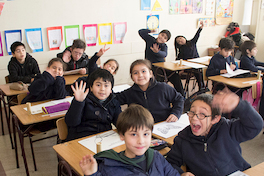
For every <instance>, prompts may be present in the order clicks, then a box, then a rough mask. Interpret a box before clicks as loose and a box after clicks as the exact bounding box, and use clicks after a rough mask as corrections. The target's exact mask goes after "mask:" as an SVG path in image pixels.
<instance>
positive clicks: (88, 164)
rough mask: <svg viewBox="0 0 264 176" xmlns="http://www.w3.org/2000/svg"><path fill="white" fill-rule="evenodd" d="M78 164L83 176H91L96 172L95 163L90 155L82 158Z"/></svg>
mask: <svg viewBox="0 0 264 176" xmlns="http://www.w3.org/2000/svg"><path fill="white" fill-rule="evenodd" d="M79 164H80V167H81V169H82V171H83V174H84V175H92V174H94V173H96V172H97V167H98V166H97V162H96V160H95V159H94V157H93V155H92V154H90V155H86V156H84V157H83V158H82V160H81V161H80V163H79Z"/></svg>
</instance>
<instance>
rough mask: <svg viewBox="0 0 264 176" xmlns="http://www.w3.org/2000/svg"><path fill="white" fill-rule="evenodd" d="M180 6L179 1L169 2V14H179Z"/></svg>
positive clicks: (172, 0) (171, 0)
mask: <svg viewBox="0 0 264 176" xmlns="http://www.w3.org/2000/svg"><path fill="white" fill-rule="evenodd" d="M180 4H181V0H170V7H169V8H170V10H169V13H170V14H171V15H172V14H179V13H180Z"/></svg>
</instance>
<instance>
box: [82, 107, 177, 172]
mask: <svg viewBox="0 0 264 176" xmlns="http://www.w3.org/2000/svg"><path fill="white" fill-rule="evenodd" d="M153 124H154V120H153V117H152V115H151V113H150V112H149V111H148V110H147V109H145V108H143V107H142V106H140V105H136V104H134V105H131V106H129V107H128V108H127V109H126V110H124V111H123V112H122V113H121V114H120V115H119V117H118V120H117V125H116V127H117V132H118V134H119V135H120V139H121V140H123V141H125V145H126V150H125V151H123V152H120V153H116V152H115V151H114V150H107V151H103V152H100V153H98V154H96V155H95V158H96V159H97V162H98V164H97V162H96V160H95V159H94V157H93V156H92V155H86V156H84V157H83V159H82V160H81V161H80V167H81V168H82V170H83V173H84V175H91V174H95V175H105V176H106V175H109V176H110V175H111V176H112V175H122V176H123V175H138V176H140V175H153V176H157V175H158V176H165V175H167V176H170V175H175V176H179V175H180V174H179V173H178V171H177V170H175V169H174V168H173V167H172V166H171V165H170V164H169V163H168V162H167V161H166V160H165V159H164V157H163V156H162V155H161V154H160V153H159V152H158V151H154V150H153V149H149V146H150V143H151V131H152V129H153Z"/></svg>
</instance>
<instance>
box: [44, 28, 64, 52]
mask: <svg viewBox="0 0 264 176" xmlns="http://www.w3.org/2000/svg"><path fill="white" fill-rule="evenodd" d="M47 36H48V43H49V49H50V50H58V49H60V46H61V43H62V40H63V35H62V26H56V27H48V28H47Z"/></svg>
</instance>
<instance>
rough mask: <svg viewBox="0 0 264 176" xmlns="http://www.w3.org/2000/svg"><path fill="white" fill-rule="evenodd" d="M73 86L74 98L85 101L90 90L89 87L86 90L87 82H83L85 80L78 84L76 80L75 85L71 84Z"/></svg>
mask: <svg viewBox="0 0 264 176" xmlns="http://www.w3.org/2000/svg"><path fill="white" fill-rule="evenodd" d="M71 88H72V91H73V93H74V98H75V99H76V100H77V101H79V102H83V100H84V99H85V98H86V96H87V94H88V92H89V89H86V90H85V88H86V83H83V81H81V82H80V85H79V86H78V82H75V87H74V86H73V85H71Z"/></svg>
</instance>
